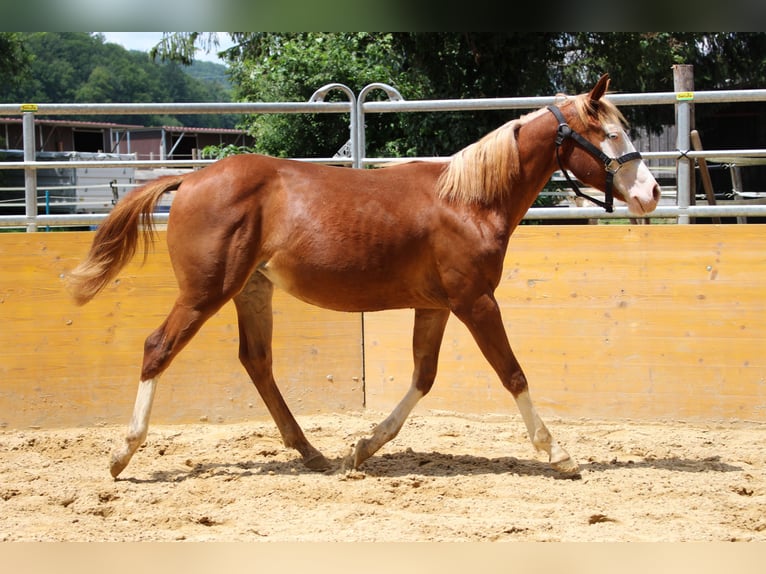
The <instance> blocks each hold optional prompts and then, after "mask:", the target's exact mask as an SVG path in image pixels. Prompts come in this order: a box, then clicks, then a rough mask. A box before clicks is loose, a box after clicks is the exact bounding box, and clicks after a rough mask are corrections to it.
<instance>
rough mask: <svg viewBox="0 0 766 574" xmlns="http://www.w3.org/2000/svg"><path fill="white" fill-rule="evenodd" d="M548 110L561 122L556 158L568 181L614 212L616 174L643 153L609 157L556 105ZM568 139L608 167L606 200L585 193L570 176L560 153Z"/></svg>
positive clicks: (577, 193) (577, 191)
mask: <svg viewBox="0 0 766 574" xmlns="http://www.w3.org/2000/svg"><path fill="white" fill-rule="evenodd" d="M548 111H549V112H551V113H552V114H553V115H554V116H556V119H557V120H558V122H559V127H558V130H557V131H556V160H558V162H559V169H561V171H562V173H563V174H564V177H565V178H566V180H567V182H569V185H570V186H571V187H572V189H573V190H574V192H575V195H577V196H579V197H583V198H585V199H587V200H589V201H592V202H593V203H595V204H596V205H598V206H600V207H603V208H604V209H605V210H606V211H607V212H608V213H612V212H613V211H614V196H613V194H612V182H613V180H614V174H615V173H617V172H618V171H619V170H620V168H621V167H622V166H623V165H624V164H626V163H627V162H629V161H633V160H634V159H641V154H640V153H639V152H637V151H634V152H630V153H626V154H625V155H623V156H621V157H617V158H614V157H609V156H608V155H606V154H605V153H604V152H603V151H601V150H600V149H598V148H597V147H596V146H594V145H593V144H592V143H590V142H589V141H588V140H586V139H585V138H584V137H582V136H581V135H580V134H578V133H577V132H576V131H574V130H573V129H572V128H571V127H570V126H569V124H568V123H567V121H566V120H565V119H564V115H563V114H562V113H561V111H560V110H559V109H558V108H557V107H556V106H548ZM566 139H571V140H573V141H574V143H575V144H577V145H579V146H580V147H581V148H583V149H584V150H585V151H586V152H587V153H589V154H590V155H591V156H593V157H594V158H596V159H598V160H600V161H601V162H602V163H603V164H604V168H605V169H606V190H605V191H604V199H605V201H601V200H599V199H596V198H595V197H591V196H590V195H587V194H585V193H583V192H582V191H580V188H579V187H578V186H577V184H576V183H575V182H574V180H572V178H571V177H569V173H567V170H566V169H564V166H563V164H562V163H561V156H560V155H559V150H560V149H561V144H563V143H564V140H566Z"/></svg>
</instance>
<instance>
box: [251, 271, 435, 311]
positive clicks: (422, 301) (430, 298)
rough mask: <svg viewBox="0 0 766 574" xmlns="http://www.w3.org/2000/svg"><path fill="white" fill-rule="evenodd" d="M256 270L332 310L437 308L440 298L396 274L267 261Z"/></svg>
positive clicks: (299, 297) (411, 280) (281, 287)
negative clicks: (291, 266)
mask: <svg viewBox="0 0 766 574" xmlns="http://www.w3.org/2000/svg"><path fill="white" fill-rule="evenodd" d="M257 269H258V271H259V272H260V273H262V274H263V275H264V276H265V277H266V278H268V279H269V281H271V282H272V283H273V284H274V285H275V286H277V287H279V288H280V289H282V290H283V291H286V292H287V293H289V294H291V295H292V296H293V297H296V298H297V299H300V300H302V301H305V302H306V303H309V304H311V305H316V306H317V307H323V308H325V309H332V310H335V311H353V312H359V311H380V310H383V309H401V308H409V307H413V308H414V307H441V306H443V303H442V302H441V301H440V300H439V299H440V297H438V296H435V295H434V294H433V293H431V294H429V291H430V290H428V289H422V288H419V285H421V284H422V282H420V281H417V280H416V279H415V278H410V279H409V280H408V279H406V278H404V277H399V276H397V274H396V273H385V272H381V271H380V270H377V271H365V270H354V269H337V270H329V269H304V270H302V271H297V270H295V269H288V268H285V267H282V266H279V265H277V264H274V263H273V262H271V261H269V262H267V263H264V264H262V265H259V266H258V268H257Z"/></svg>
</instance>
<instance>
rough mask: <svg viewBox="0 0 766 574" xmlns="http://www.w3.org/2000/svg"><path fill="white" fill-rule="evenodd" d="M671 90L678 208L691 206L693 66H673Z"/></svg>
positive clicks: (680, 218)
mask: <svg viewBox="0 0 766 574" xmlns="http://www.w3.org/2000/svg"><path fill="white" fill-rule="evenodd" d="M673 89H674V90H675V92H676V128H677V132H678V134H677V136H676V149H677V150H678V152H679V153H680V154H681V156H680V157H679V158H678V159H677V160H676V182H677V184H678V191H677V198H676V201H677V204H678V207H679V208H682V209H683V208H687V207H689V205H691V194H692V193H693V191H692V185H691V181H692V173H693V170H692V160H691V159H690V158H688V157H687V156H686V153H687V152H688V151H689V150H690V149H691V143H690V134H691V127H692V101H693V100H694V66H692V65H690V64H676V65H674V66H673ZM678 223H689V216H688V215H686V214H681V215H679V216H678Z"/></svg>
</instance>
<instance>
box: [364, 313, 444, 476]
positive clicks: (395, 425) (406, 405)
mask: <svg viewBox="0 0 766 574" xmlns="http://www.w3.org/2000/svg"><path fill="white" fill-rule="evenodd" d="M449 315H450V312H449V310H447V309H416V310H415V326H414V330H413V336H412V354H413V358H414V360H415V370H414V372H413V375H412V384H411V385H410V388H409V390H408V391H407V393H406V394H405V395H404V398H403V399H402V400H401V401H400V402H399V404H398V405H396V408H394V410H393V411H392V412H391V414H390V415H388V417H387V418H386V420H384V421H383V422H382V423H380V424H379V425H377V426H376V427H375V429H374V430H373V431H372V436H371V437H370V438H363V439H361V440H359V442H357V443H356V447H355V448H354V451H353V452H352V454H351V457H352V461H351V462H352V464H353V467H354V468H358V467H359V465H361V464H362V463H363V462H364V461H365V460H367V459H368V458H370V457H371V456H372V455H373V454H375V452H377V451H378V449H380V447H382V446H383V445H384V444H386V443H387V442H388V441H390V440H391V439H393V438H394V437H395V436H396V435H397V434H398V433H399V430H401V428H402V425H403V424H404V421H405V420H407V416H408V415H409V414H410V412H412V409H413V408H415V405H416V404H417V403H418V401H419V400H420V399H421V398H423V397H424V396H425V395H426V394H427V393H428V391H430V390H431V387H432V386H433V383H434V379H435V378H436V367H437V364H438V362H439V348H440V347H441V343H442V337H443V336H444V328H445V327H446V326H447V319H449Z"/></svg>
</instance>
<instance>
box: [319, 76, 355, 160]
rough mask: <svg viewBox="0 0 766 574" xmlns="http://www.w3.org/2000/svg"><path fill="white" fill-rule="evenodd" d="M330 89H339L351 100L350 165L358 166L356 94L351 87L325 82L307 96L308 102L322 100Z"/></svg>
mask: <svg viewBox="0 0 766 574" xmlns="http://www.w3.org/2000/svg"><path fill="white" fill-rule="evenodd" d="M332 90H340V91H341V92H343V93H344V94H346V96H347V97H348V100H349V102H351V111H350V112H349V120H348V123H349V141H350V143H351V167H359V166H360V161H361V160H360V156H359V139H358V138H357V128H356V125H357V121H358V119H357V112H356V96H355V95H354V92H353V91H351V88H349V87H348V86H346V85H345V84H340V83H337V82H336V83H332V84H327V85H325V86H322V87H321V88H319V89H318V90H317V91H315V92H314V93H313V94H312V95H311V97H310V98H309V102H324V99H325V97H326V96H327V94H328V93H330V92H331V91H332Z"/></svg>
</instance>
